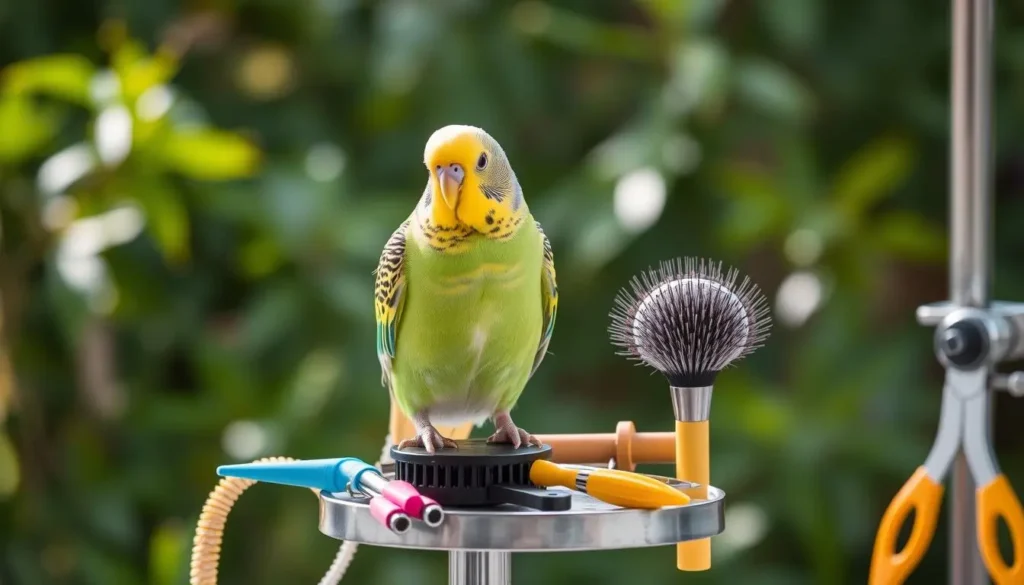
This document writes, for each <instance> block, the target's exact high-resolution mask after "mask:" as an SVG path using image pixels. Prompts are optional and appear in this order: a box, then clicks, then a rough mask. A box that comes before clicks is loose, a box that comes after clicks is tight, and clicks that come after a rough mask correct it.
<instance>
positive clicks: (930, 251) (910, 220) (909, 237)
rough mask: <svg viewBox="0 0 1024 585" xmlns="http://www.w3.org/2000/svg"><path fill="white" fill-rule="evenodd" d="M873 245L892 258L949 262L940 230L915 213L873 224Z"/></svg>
mask: <svg viewBox="0 0 1024 585" xmlns="http://www.w3.org/2000/svg"><path fill="white" fill-rule="evenodd" d="M872 224H873V225H874V230H873V234H872V235H871V236H869V238H870V239H871V241H873V242H874V243H875V245H876V246H878V247H879V248H881V249H882V250H883V251H885V252H887V253H889V254H892V255H893V256H896V257H899V258H903V259H905V260H912V261H916V262H930V263H941V262H944V261H945V260H946V254H947V247H948V241H947V239H946V232H945V230H943V228H942V227H941V226H938V225H935V224H934V223H931V222H929V221H928V220H926V219H924V218H923V217H920V216H918V215H917V214H915V213H911V212H907V211H895V212H892V213H889V214H886V215H885V216H883V217H881V218H879V219H878V220H877V221H873V222H872Z"/></svg>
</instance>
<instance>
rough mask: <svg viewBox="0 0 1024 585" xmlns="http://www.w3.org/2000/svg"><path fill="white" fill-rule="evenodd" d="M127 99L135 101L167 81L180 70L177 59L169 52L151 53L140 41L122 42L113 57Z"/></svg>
mask: <svg viewBox="0 0 1024 585" xmlns="http://www.w3.org/2000/svg"><path fill="white" fill-rule="evenodd" d="M112 63H113V66H114V69H115V70H116V71H117V74H118V77H119V78H120V81H121V86H122V88H123V91H124V95H125V99H127V100H129V101H134V100H135V99H137V98H138V97H139V96H140V95H142V94H143V93H145V92H146V90H147V89H149V88H151V87H154V86H157V85H161V84H163V83H167V82H168V81H170V80H171V79H172V78H173V77H174V75H175V74H176V73H177V72H178V61H177V59H176V58H175V57H174V56H173V55H171V54H170V53H167V52H158V53H157V54H155V55H152V56H151V55H149V54H148V53H147V52H146V50H145V47H144V46H143V45H142V44H141V43H139V42H138V41H134V40H132V41H128V42H125V43H124V44H122V45H121V46H120V47H119V48H118V49H117V51H116V52H115V53H114V55H113V58H112Z"/></svg>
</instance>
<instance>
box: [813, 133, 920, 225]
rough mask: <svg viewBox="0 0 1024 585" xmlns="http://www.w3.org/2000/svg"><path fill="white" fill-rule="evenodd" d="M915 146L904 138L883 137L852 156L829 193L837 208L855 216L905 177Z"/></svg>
mask: <svg viewBox="0 0 1024 585" xmlns="http://www.w3.org/2000/svg"><path fill="white" fill-rule="evenodd" d="M913 156H914V150H913V147H912V145H911V144H910V143H909V142H908V141H907V140H905V139H902V138H898V137H883V138H880V139H878V140H876V141H874V142H872V143H871V144H868V145H867V146H865V147H864V148H862V149H861V150H860V152H858V153H857V154H855V155H854V156H853V158H851V159H850V160H849V161H847V163H846V164H845V165H843V167H842V169H840V171H839V173H838V175H837V176H836V178H835V183H834V186H833V189H832V196H833V197H834V198H835V202H836V206H837V207H838V208H839V211H840V212H841V213H842V214H843V215H844V216H845V217H847V218H850V219H857V218H859V217H860V216H861V215H862V214H863V213H864V212H866V211H867V210H868V209H869V208H870V206H871V205H872V204H874V203H877V202H878V201H880V200H881V199H883V198H884V197H886V196H889V195H892V194H893V193H894V191H895V188H896V187H897V186H898V185H899V184H900V183H901V182H902V181H903V180H904V179H905V178H906V176H907V174H908V173H909V172H910V169H911V166H912V164H913Z"/></svg>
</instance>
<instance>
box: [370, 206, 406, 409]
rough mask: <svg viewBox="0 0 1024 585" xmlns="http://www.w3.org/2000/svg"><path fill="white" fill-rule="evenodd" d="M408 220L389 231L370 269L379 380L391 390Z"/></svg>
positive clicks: (400, 311) (402, 300) (403, 298)
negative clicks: (375, 322)
mask: <svg viewBox="0 0 1024 585" xmlns="http://www.w3.org/2000/svg"><path fill="white" fill-rule="evenodd" d="M409 222H410V220H408V219H407V220H405V221H404V222H402V225H400V226H398V229H396V230H395V231H394V233H392V234H391V237H390V238H388V241H387V243H386V244H384V250H383V251H382V252H381V254H380V262H379V263H378V264H377V270H375V271H374V273H375V275H376V277H375V280H374V286H373V293H374V300H373V308H374V311H373V312H374V318H375V320H376V321H377V359H379V360H380V369H381V384H383V385H384V386H385V387H386V388H387V389H388V391H389V392H390V391H391V360H392V359H394V357H395V337H396V335H395V333H396V331H397V330H398V320H399V319H400V318H401V316H402V307H403V306H404V304H405V295H404V294H403V293H404V292H405V284H406V282H405V270H404V264H405V237H406V232H407V231H408V229H409Z"/></svg>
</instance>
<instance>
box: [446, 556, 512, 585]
mask: <svg viewBox="0 0 1024 585" xmlns="http://www.w3.org/2000/svg"><path fill="white" fill-rule="evenodd" d="M511 584H512V553H507V552H502V551H476V550H453V551H451V552H449V553H448V585H511Z"/></svg>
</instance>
